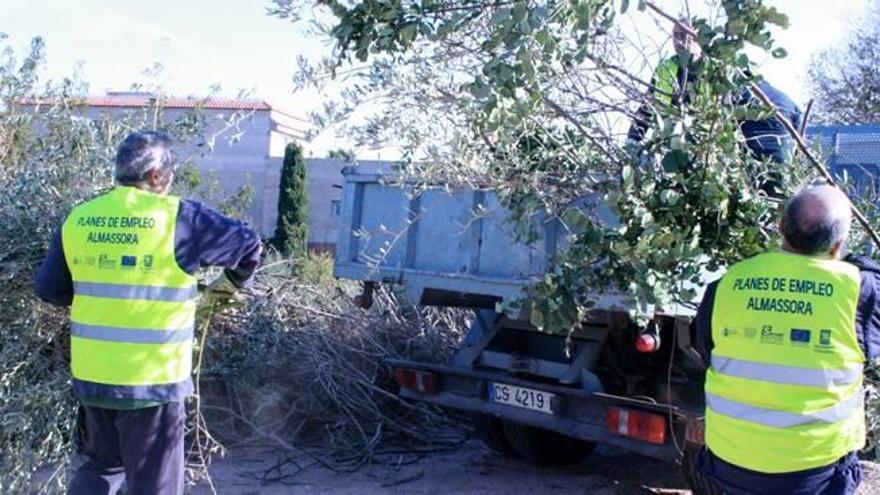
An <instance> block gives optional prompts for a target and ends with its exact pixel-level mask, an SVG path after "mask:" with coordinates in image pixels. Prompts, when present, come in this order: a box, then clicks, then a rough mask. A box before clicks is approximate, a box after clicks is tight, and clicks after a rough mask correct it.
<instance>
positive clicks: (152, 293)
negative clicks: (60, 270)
mask: <svg viewBox="0 0 880 495" xmlns="http://www.w3.org/2000/svg"><path fill="white" fill-rule="evenodd" d="M73 291H74V292H75V293H76V294H77V295H78V296H93V297H106V298H110V299H144V300H147V301H172V302H174V301H189V300H190V299H195V298H196V296H198V294H199V292H198V289H196V287H195V286H190V287H183V288H177V287H156V286H150V285H125V284H104V283H97V282H74V284H73Z"/></svg>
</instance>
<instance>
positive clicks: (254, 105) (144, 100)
mask: <svg viewBox="0 0 880 495" xmlns="http://www.w3.org/2000/svg"><path fill="white" fill-rule="evenodd" d="M155 98H156V97H155V96H153V95H150V94H146V93H141V94H108V95H106V96H87V97H85V98H83V99H81V100H79V101H77V103H79V104H82V105H85V106H91V107H125V108H131V107H146V106H150V105H152V104H153V101H154V100H155ZM23 103H24V104H32V105H36V104H44V103H51V101H49V100H43V99H39V98H34V99H28V100H26V101H24V102H23ZM161 104H162V106H164V107H165V108H197V107H198V108H210V109H222V110H271V109H272V107H271V106H269V104H268V103H266V102H265V101H262V100H246V99H233V98H177V97H163V98H162V101H161Z"/></svg>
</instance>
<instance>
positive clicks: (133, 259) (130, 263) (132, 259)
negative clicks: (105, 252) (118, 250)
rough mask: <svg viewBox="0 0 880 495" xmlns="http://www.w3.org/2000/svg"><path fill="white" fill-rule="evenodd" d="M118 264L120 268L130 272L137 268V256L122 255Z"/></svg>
mask: <svg viewBox="0 0 880 495" xmlns="http://www.w3.org/2000/svg"><path fill="white" fill-rule="evenodd" d="M120 264H121V265H122V268H125V269H127V270H130V269H132V268H134V267H136V266H137V256H126V255H123V256H122V258H121V259H120Z"/></svg>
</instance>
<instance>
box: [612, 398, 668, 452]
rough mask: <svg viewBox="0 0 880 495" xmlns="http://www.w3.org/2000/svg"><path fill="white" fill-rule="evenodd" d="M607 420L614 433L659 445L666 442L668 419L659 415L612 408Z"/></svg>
mask: <svg viewBox="0 0 880 495" xmlns="http://www.w3.org/2000/svg"><path fill="white" fill-rule="evenodd" d="M605 420H606V422H607V423H608V431H610V432H612V433H617V434H619V435H623V436H626V437H630V438H635V439H637V440H642V441H645V442H650V443H654V444H657V445H660V444H663V443H664V442H665V441H666V418H664V417H663V416H661V415H659V414H651V413H646V412H642V411H635V410H633V409H624V408H622V407H611V408H609V409H608V412H607V413H606V415H605Z"/></svg>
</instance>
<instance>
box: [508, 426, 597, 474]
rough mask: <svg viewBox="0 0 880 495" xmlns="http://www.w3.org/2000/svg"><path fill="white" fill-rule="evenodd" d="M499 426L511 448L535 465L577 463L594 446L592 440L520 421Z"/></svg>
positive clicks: (588, 453)
mask: <svg viewBox="0 0 880 495" xmlns="http://www.w3.org/2000/svg"><path fill="white" fill-rule="evenodd" d="M502 427H503V430H504V436H505V438H506V439H507V442H508V444H510V446H511V448H512V449H513V451H514V452H516V453H517V454H518V455H519V456H520V457H523V458H525V459H527V460H528V461H530V462H533V463H535V464H576V463H578V462H580V461H581V460H582V459H583V458H584V457H586V456H588V455H590V453H591V452H592V451H593V449H594V448H595V447H596V444H595V443H593V442H588V441H586V440H579V439H577V438H572V437H567V436H565V435H562V434H561V433H556V432H555V431H550V430H544V429H542V428H536V427H534V426H528V425H524V424H522V423H514V422H512V421H503V422H502Z"/></svg>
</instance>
